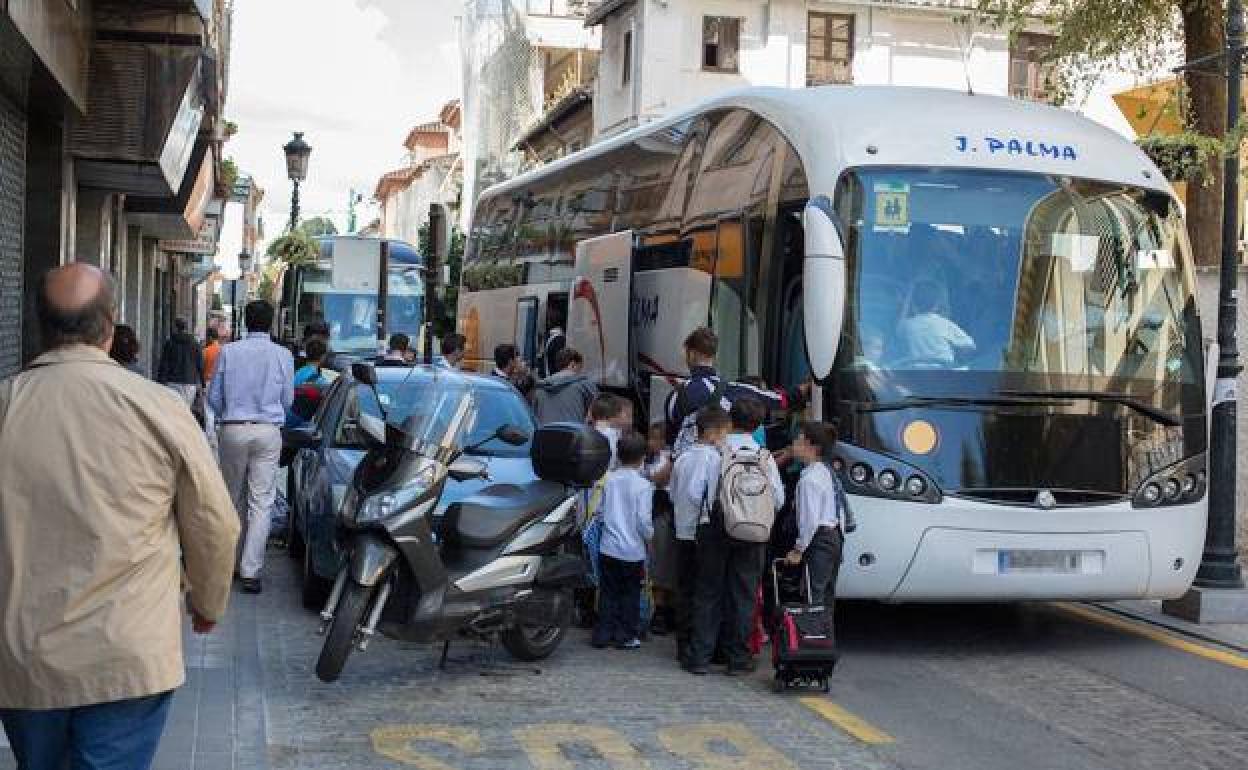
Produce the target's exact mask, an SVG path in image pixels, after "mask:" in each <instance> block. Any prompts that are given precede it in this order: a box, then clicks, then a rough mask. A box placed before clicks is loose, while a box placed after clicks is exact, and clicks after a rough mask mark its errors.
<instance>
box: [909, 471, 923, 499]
mask: <svg viewBox="0 0 1248 770" xmlns="http://www.w3.org/2000/svg"><path fill="white" fill-rule="evenodd" d="M926 491H927V482H926V481H924V480H923V477H922V476H911V477H910V478H908V479H906V494H909V495H914V496H915V497H918V496H919V495H921V494H923V493H924V492H926Z"/></svg>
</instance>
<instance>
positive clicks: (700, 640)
mask: <svg viewBox="0 0 1248 770" xmlns="http://www.w3.org/2000/svg"><path fill="white" fill-rule="evenodd" d="M766 414H767V408H766V407H765V406H764V405H763V403H762V402H761V401H758V400H755V399H752V398H747V399H742V400H740V401H737V402H735V403H734V404H733V405H732V410H731V411H730V413H729V416H730V418H731V420H732V433H730V434H729V435H728V437H727V438H726V439H724V456H725V457H731V456H732V453H734V452H737V451H740V450H742V449H749V450H753V451H756V452H757V451H761V452H762V465H763V468H764V472H765V473H766V474H767V479H768V481H769V483H770V486H771V494H772V498H773V500H774V502H775V507H776V510H779V509H780V507H781V506H783V505H784V482H783V481H781V479H780V469H779V468H778V467H777V466H776V461H775V459H774V458H772V456H771V455H770V454H769V453H767V451H766V450H764V449H762V448H761V447H759V445H758V444H757V442H755V441H754V437H753V436H752V435H751V434H753V433H754V431H755V430H757V429H758V426H759V425H762V423H763V417H765V416H766ZM714 514H715V515H714V516H712V515H710V513H708V512H703V513H702V514H701V516H700V518H699V521H698V546H697V548H698V578H697V588H696V589H695V591H694V598H693V636H692V638H691V639H690V642H689V654H688V658H687V660H686V661H685V669H686V670H687V671H689V673H691V674H698V675H701V674H705V673H707V667H708V665H709V664H710V662H711V656H712V654H713V653H714V652H715V642H716V639H717V637H718V636H719V630H720V621H721V620H723V625H724V628H725V632H726V633H725V638H723V639H720V640H719V641H720V643H721V646H722V647H723V649H724V651H725V653H727V656H728V671H727V674H728V675H729V676H733V675H736V674H747V673H750V672H752V671H754V670H755V668H756V666H757V664H756V663H755V661H754V659H753V656H751V655H750V651H749V648H748V647H747V646H746V639H747V638H748V637H749V633H750V624H751V623H752V622H753V618H754V599H755V596H756V595H757V592H758V584H759V580H760V579H761V578H762V572H763V556H764V554H765V552H766V548H767V544H766V543H747V542H743V541H740V540H734V539H732V538H730V537H729V536H728V533H727V532H725V531H724V524H723V518H722V516H721V515H719V511H718V509H715V511H714Z"/></svg>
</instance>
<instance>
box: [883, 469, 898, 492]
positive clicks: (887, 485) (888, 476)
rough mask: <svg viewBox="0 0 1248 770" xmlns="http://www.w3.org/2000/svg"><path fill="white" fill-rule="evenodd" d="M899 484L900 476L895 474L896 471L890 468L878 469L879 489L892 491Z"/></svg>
mask: <svg viewBox="0 0 1248 770" xmlns="http://www.w3.org/2000/svg"><path fill="white" fill-rule="evenodd" d="M899 484H901V478H900V477H899V476H898V475H897V471H894V470H892V469H889V470H886V471H880V489H882V490H884V491H885V492H892V491H894V490H895V489H897V486H898V485H899Z"/></svg>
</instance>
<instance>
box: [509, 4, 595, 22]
mask: <svg viewBox="0 0 1248 770" xmlns="http://www.w3.org/2000/svg"><path fill="white" fill-rule="evenodd" d="M589 5H590V0H525V10H526V11H527V12H528V14H529V15H530V16H556V17H560V18H566V19H583V18H585V13H586V12H587V11H588V10H589Z"/></svg>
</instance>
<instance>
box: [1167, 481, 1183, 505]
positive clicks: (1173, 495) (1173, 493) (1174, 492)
mask: <svg viewBox="0 0 1248 770" xmlns="http://www.w3.org/2000/svg"><path fill="white" fill-rule="evenodd" d="M1163 488H1164V490H1165V493H1166V499H1167V500H1177V499H1179V494H1180V493H1181V492H1182V491H1183V487H1182V486H1180V484H1179V480H1178V479H1166V483H1165V484H1164V485H1163Z"/></svg>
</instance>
